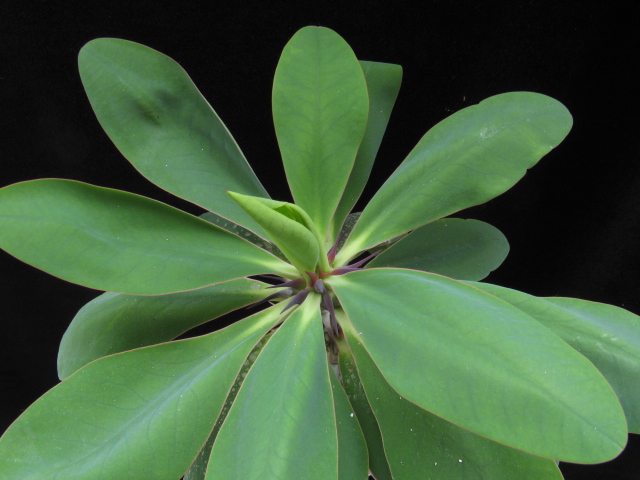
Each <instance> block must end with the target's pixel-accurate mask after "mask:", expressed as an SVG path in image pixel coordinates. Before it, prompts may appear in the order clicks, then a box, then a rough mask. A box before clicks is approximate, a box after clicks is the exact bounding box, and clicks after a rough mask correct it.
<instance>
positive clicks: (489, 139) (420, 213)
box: [339, 92, 572, 264]
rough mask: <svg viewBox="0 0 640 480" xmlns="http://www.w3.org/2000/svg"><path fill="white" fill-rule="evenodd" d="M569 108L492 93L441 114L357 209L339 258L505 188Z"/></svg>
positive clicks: (561, 130) (565, 120)
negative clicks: (445, 115)
mask: <svg viewBox="0 0 640 480" xmlns="http://www.w3.org/2000/svg"><path fill="white" fill-rule="evenodd" d="M571 123H572V119H571V115H570V114H569V112H568V111H567V109H566V108H565V107H564V106H563V105H562V104H561V103H559V102H557V101H556V100H554V99H552V98H549V97H547V96H544V95H540V94H537V93H529V92H514V93H505V94H502V95H496V96H494V97H490V98H488V99H487V100H484V101H483V102H481V103H480V104H478V105H474V106H471V107H468V108H465V109H463V110H460V111H459V112H456V113H454V114H453V115H451V116H450V117H449V118H447V119H445V120H443V121H442V122H440V123H439V124H437V125H436V126H435V127H433V128H432V129H431V130H429V131H428V132H427V133H426V134H425V136H424V137H422V139H421V140H420V142H418V144H417V145H416V147H415V148H414V149H413V150H412V151H411V153H410V154H409V156H408V157H407V158H406V159H405V161H404V162H403V163H402V165H400V167H398V169H397V170H396V171H395V172H394V173H393V175H391V177H390V178H389V179H388V180H387V181H386V183H385V184H384V185H383V186H382V187H381V188H380V190H379V191H378V193H376V195H375V196H374V197H373V199H372V200H371V202H369V204H368V205H367V207H366V208H365V209H364V211H363V212H362V216H361V217H360V220H359V221H358V224H357V225H356V227H355V228H354V229H353V232H352V233H351V236H350V237H349V240H348V241H347V243H346V245H345V247H344V248H343V250H342V251H341V252H340V254H339V260H340V264H344V263H346V261H347V260H348V259H349V258H351V257H353V256H355V255H356V254H357V253H358V252H359V251H362V250H366V249H368V248H370V247H373V246H374V245H377V244H378V243H381V242H383V241H385V240H388V239H390V238H392V237H395V236H396V235H399V234H401V233H404V232H408V231H409V230H414V229H416V228H417V227H419V226H421V225H425V224H427V223H429V222H431V221H433V220H436V219H438V218H441V217H444V216H446V215H450V214H452V213H454V212H457V211H458V210H462V209H463V208H467V207H471V206H473V205H478V204H480V203H484V202H486V201H488V200H491V199H492V198H494V197H496V196H498V195H500V194H501V193H504V192H505V191H506V190H508V189H509V188H511V187H512V186H513V185H514V184H515V183H516V182H517V181H518V180H520V178H522V176H523V175H524V174H525V172H526V170H527V169H528V168H531V167H532V166H534V165H535V164H536V163H537V162H538V160H540V158H542V157H543V156H544V155H546V154H547V153H548V152H549V151H551V150H552V149H553V148H554V147H555V146H556V145H558V144H559V143H560V142H561V141H562V139H563V138H564V137H565V136H566V135H567V133H569V130H570V128H571Z"/></svg>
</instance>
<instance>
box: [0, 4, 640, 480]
mask: <svg viewBox="0 0 640 480" xmlns="http://www.w3.org/2000/svg"><path fill="white" fill-rule="evenodd" d="M603 3H604V2H603ZM630 4H633V3H630ZM16 5H17V4H16V3H15V2H14V4H13V6H11V7H8V6H6V5H5V6H4V7H2V9H3V12H2V13H0V16H1V17H2V18H1V19H0V38H1V39H2V43H1V45H2V46H1V47H0V62H1V63H0V102H1V103H0V107H1V109H2V110H1V111H0V112H1V114H0V148H1V150H0V152H2V153H1V155H2V161H1V163H0V186H5V185H9V184H11V183H14V182H18V181H22V180H28V179H33V178H40V177H60V178H72V179H76V180H82V181H86V182H89V183H93V184H97V185H101V186H107V187H113V188H119V189H122V190H128V191H131V192H135V193H139V194H142V195H147V196H150V197H153V198H155V199H158V200H161V201H164V202H166V203H169V204H172V205H174V206H176V207H179V208H182V209H184V210H187V211H189V212H191V213H199V212H200V211H199V210H198V208H196V207H193V206H192V205H189V204H187V203H186V202H183V201H181V200H178V199H176V198H175V197H172V196H170V195H168V194H166V193H164V192H163V191H161V190H160V189H158V188H156V187H154V186H153V185H151V184H150V183H149V182H147V181H146V180H145V179H143V178H142V177H141V176H139V175H138V174H137V173H136V172H135V171H134V169H133V168H132V167H131V166H130V165H129V164H128V162H127V161H126V160H125V159H124V158H122V157H121V156H120V154H119V153H118V151H117V150H116V149H115V147H114V146H113V145H112V144H111V143H110V141H109V139H108V138H107V137H106V135H105V134H104V133H103V132H102V130H101V128H100V126H99V124H98V122H97V120H96V119H95V117H94V115H93V113H92V111H91V108H90V106H89V103H88V101H87V99H86V97H85V95H84V92H83V89H82V85H81V83H80V80H79V76H78V73H77V66H76V56H77V52H78V50H79V49H80V48H81V47H82V45H83V44H84V43H86V42H87V41H89V40H91V39H93V38H96V37H100V36H112V37H120V38H125V39H128V40H133V41H136V42H140V43H143V44H145V45H148V46H150V47H152V48H155V49H157V50H159V51H161V52H163V53H165V54H167V55H169V56H170V57H172V58H174V59H175V60H177V61H178V62H179V63H180V64H181V65H182V66H183V67H184V68H185V69H186V70H187V72H189V73H190V75H191V77H192V78H193V80H194V82H195V83H196V85H198V87H199V88H200V90H201V91H202V93H203V94H204V96H205V97H206V98H207V99H208V100H209V102H210V103H211V104H212V106H213V107H214V108H215V109H216V111H217V112H218V114H219V115H220V117H221V118H222V119H223V121H225V123H226V124H227V126H228V127H229V129H230V131H231V132H232V133H233V135H234V136H235V138H236V140H237V141H238V143H239V145H240V146H241V148H242V149H243V151H244V153H245V155H246V156H247V158H248V159H249V161H250V163H251V164H252V165H253V167H254V170H255V171H256V173H257V175H258V177H259V178H260V179H261V180H262V182H263V183H264V184H265V186H266V187H267V189H268V190H269V192H270V193H271V195H272V196H273V197H274V198H278V199H284V200H287V199H289V198H290V197H289V193H288V190H287V186H286V183H285V181H284V173H283V169H282V166H281V164H280V161H279V154H278V148H277V143H276V140H275V135H274V133H273V126H272V122H271V112H270V91H271V79H272V76H273V72H274V70H275V66H276V63H277V61H278V57H279V54H280V52H281V50H282V48H283V47H284V45H285V43H286V42H287V41H288V39H289V38H290V37H291V36H292V35H293V34H294V33H295V31H296V30H298V29H299V28H301V27H303V26H305V25H309V24H313V25H323V26H327V27H330V28H332V29H334V30H336V31H337V32H338V33H340V34H341V35H342V36H343V37H344V38H345V39H346V40H347V42H348V43H349V44H350V45H351V46H352V48H353V49H354V51H355V52H356V55H357V56H358V57H359V58H361V59H364V60H377V61H384V62H390V63H398V64H401V65H402V66H403V67H404V72H405V74H404V80H403V87H402V90H401V93H400V97H399V99H398V102H397V105H396V108H395V110H394V113H393V116H392V118H391V122H390V126H389V128H388V130H387V135H386V137H385V141H384V142H383V144H382V147H381V150H380V154H379V156H378V161H377V163H376V166H375V169H374V172H373V179H372V181H371V182H370V188H369V189H367V190H366V191H365V198H370V197H371V195H372V194H373V193H374V192H375V191H376V189H377V188H378V187H379V186H380V185H381V184H382V182H383V181H384V179H386V178H387V177H388V175H389V174H390V173H391V172H392V171H393V170H394V169H395V168H396V167H397V166H398V164H399V163H400V162H401V161H402V160H403V158H404V157H405V156H406V154H407V153H408V152H409V151H410V149H411V148H412V147H413V146H414V145H415V143H416V142H417V141H418V140H419V139H420V137H421V136H422V135H423V134H424V133H425V132H426V131H427V130H428V129H429V128H430V127H431V126H433V125H434V124H435V123H437V122H438V121H440V120H442V119H443V118H445V117H446V116H448V115H449V114H451V113H452V112H455V111H457V110H459V109H461V108H464V107H465V106H467V105H470V104H475V103H478V102H479V101H481V100H482V99H484V98H486V97H488V96H491V95H495V94H498V93H503V92H507V91H515V90H530V91H536V92H540V93H544V94H547V95H550V96H552V97H554V98H556V99H558V100H560V101H561V102H562V103H564V104H565V105H566V106H567V107H568V109H569V110H570V111H571V113H572V114H573V117H574V128H573V130H572V132H571V133H570V134H569V136H568V138H567V139H566V140H565V141H564V142H563V143H562V144H561V145H560V146H559V147H558V148H557V149H556V150H554V151H553V152H551V153H550V154H549V155H548V156H547V157H545V158H544V159H543V160H542V161H541V162H540V164H539V165H537V166H536V167H535V168H533V169H532V170H531V171H530V172H529V173H528V174H527V175H526V177H525V178H524V179H523V180H522V181H520V183H518V184H517V185H516V186H515V187H514V188H513V189H512V190H510V191H509V192H507V193H505V194H504V195H502V196H501V197H499V198H497V199H495V200H493V201H491V202H490V203H488V204H487V205H483V206H479V207H475V208H472V209H470V210H468V211H465V212H462V213H460V214H458V215H457V216H458V217H462V218H478V219H481V220H485V221H487V222H489V223H491V224H493V225H495V226H496V227H498V228H499V229H500V230H502V232H504V233H505V235H506V236H507V238H508V239H509V241H510V243H511V253H510V255H509V257H508V259H507V260H506V262H505V263H504V264H503V266H502V267H501V268H500V269H499V270H497V271H496V272H494V273H493V274H492V275H491V276H490V277H489V278H488V281H491V282H492V283H497V284H500V285H504V286H507V287H510V288H515V289H519V290H523V291H526V292H528V293H531V294H534V295H547V296H550V295H558V296H575V297H579V298H585V299H590V300H595V301H601V302H606V303H610V304H613V305H617V306H622V307H624V308H627V309H629V310H631V311H633V312H635V313H640V295H639V294H638V293H639V288H640V279H639V278H638V273H640V249H639V248H638V247H639V245H640V220H639V215H638V214H639V213H640V205H638V202H639V200H640V167H639V166H638V159H639V153H640V138H639V128H638V127H639V126H640V125H639V123H640V122H639V121H638V118H637V112H638V106H639V105H638V103H639V102H638V90H637V77H636V76H635V75H634V74H632V72H634V71H635V68H636V66H637V63H638V47H639V46H640V45H639V43H640V42H638V36H639V34H638V27H637V24H636V23H635V19H636V18H638V13H640V12H639V11H637V10H638V8H637V7H633V8H632V7H628V8H627V9H620V8H619V7H616V6H615V5H614V4H612V3H608V4H607V5H606V6H605V5H603V4H600V3H598V4H597V5H598V6H597V7H595V6H591V5H596V4H595V2H594V3H593V4H590V3H589V2H558V4H554V3H552V2H548V3H540V2H534V1H529V2H517V1H514V2H493V3H492V2H477V3H465V2H457V3H454V4H450V2H442V1H425V2H421V3H420V4H416V5H414V4H413V3H411V5H412V7H411V8H408V7H403V6H402V5H399V4H393V3H392V2H379V3H376V2H368V3H366V4H357V3H353V2H350V3H344V4H339V3H336V4H325V5H324V6H323V7H322V8H320V7H315V6H312V4H305V3H304V2H261V3H255V4H252V3H248V4H247V3H243V2H228V4H225V3H221V2H206V3H199V2H195V3H194V2H192V3H189V4H187V3H184V4H183V5H181V6H180V7H179V8H178V7H175V8H170V7H163V8H160V7H156V6H155V5H156V4H155V3H147V2H138V3H137V4H136V5H132V6H131V7H128V8H116V7H114V6H113V5H111V6H104V5H99V4H94V5H90V4H89V3H86V4H83V6H81V7H77V8H73V7H72V6H70V4H63V3H62V2H29V4H27V2H22V5H21V6H16ZM62 5H64V7H63V6H62ZM162 5H164V4H162ZM6 9H8V11H7V10H6ZM362 205H364V202H362V201H361V204H360V207H362ZM97 294H98V292H95V291H91V290H89V289H86V288H83V287H79V286H76V285H72V284H69V283H66V282H64V281H61V280H58V279H56V278H53V277H51V276H49V275H47V274H45V273H42V272H40V271H38V270H36V269H34V268H31V267H28V266H26V265H24V264H22V263H20V262H19V261H17V260H15V259H14V258H13V257H10V256H9V255H7V254H4V253H0V305H2V310H1V311H0V312H1V313H0V315H1V317H0V322H1V323H0V325H1V326H2V332H1V335H0V385H1V386H0V432H2V431H4V429H6V427H8V425H9V424H10V422H11V421H12V420H13V419H15V418H16V417H17V416H18V415H19V414H20V413H21V412H22V411H23V410H24V409H25V408H27V407H28V405H29V404H30V403H32V402H33V401H34V400H35V399H36V398H38V397H39V396H40V395H41V394H42V393H44V392H45V391H46V390H47V389H49V388H50V387H52V386H54V385H55V384H56V383H57V375H56V370H55V365H56V355H57V345H58V342H59V341H60V338H61V337H62V334H63V333H64V330H65V328H66V326H67V325H68V323H69V321H70V320H71V318H73V316H74V314H75V312H76V311H77V310H78V309H79V308H80V307H81V306H82V305H84V303H86V302H87V301H88V300H90V299H92V298H93V297H95V296H97ZM523 413H525V414H526V412H523ZM563 472H564V473H565V476H566V478H567V479H568V480H569V479H592V478H593V479H596V478H597V479H607V480H616V479H631V478H634V479H635V478H639V477H640V442H639V441H638V438H637V437H632V438H631V443H630V445H629V447H628V448H627V450H626V451H625V453H624V454H623V455H622V456H621V457H619V458H618V459H617V460H615V461H613V462H610V463H607V464H603V465H598V466H590V467H585V466H573V465H568V466H564V465H563Z"/></svg>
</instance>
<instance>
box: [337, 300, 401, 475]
mask: <svg viewBox="0 0 640 480" xmlns="http://www.w3.org/2000/svg"><path fill="white" fill-rule="evenodd" d="M336 315H337V317H338V321H339V322H340V324H341V325H342V324H344V323H345V322H346V320H344V312H343V311H342V309H340V308H338V309H336ZM338 345H339V347H340V358H339V360H340V371H341V372H342V382H343V384H344V389H345V392H346V393H347V397H348V399H349V402H350V403H351V405H352V407H353V409H354V411H355V413H356V417H357V418H358V423H359V424H360V427H361V428H362V431H363V433H364V437H365V440H366V442H367V451H368V453H369V470H370V471H371V473H372V474H373V476H374V477H375V478H376V480H393V479H392V477H391V470H390V469H389V464H388V463H387V457H386V454H385V452H384V447H383V445H382V435H381V434H380V427H379V426H378V421H377V420H376V417H375V415H374V414H373V410H371V405H370V404H369V400H368V399H367V395H366V393H365V391H364V387H363V386H362V383H361V382H360V376H359V375H358V369H357V367H356V362H355V360H354V359H353V355H352V354H351V350H349V347H348V345H347V342H346V340H345V339H344V337H342V338H339V339H338Z"/></svg>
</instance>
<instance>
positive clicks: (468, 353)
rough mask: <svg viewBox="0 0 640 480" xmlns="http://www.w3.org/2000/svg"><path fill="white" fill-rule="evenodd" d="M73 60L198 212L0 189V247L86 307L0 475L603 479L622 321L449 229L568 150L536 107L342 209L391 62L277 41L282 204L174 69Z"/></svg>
mask: <svg viewBox="0 0 640 480" xmlns="http://www.w3.org/2000/svg"><path fill="white" fill-rule="evenodd" d="M79 64H80V74H81V77H82V82H83V84H84V87H85V89H86V92H87V94H88V97H89V100H90V102H91V106H92V107H93V109H94V111H95V113H96V115H97V118H98V120H99V121H100V123H101V125H102V126H103V127H104V130H105V131H106V133H107V134H108V135H109V137H110V138H111V139H112V140H113V142H114V143H115V145H116V146H117V148H118V149H119V150H120V152H121V153H122V154H123V155H124V156H125V157H126V158H127V159H128V160H129V161H130V162H131V163H132V164H133V166H134V167H135V168H136V169H137V170H138V171H139V172H140V173H141V174H142V175H144V176H145V177H146V178H147V179H149V180H150V181H151V182H153V183H155V184H156V185H158V186H159V187H161V188H163V189H165V190H167V191H168V192H171V193H173V194H175V195H176V196H178V197H181V198H183V199H185V200H188V201H190V202H193V203H194V204H196V205H198V206H200V207H202V208H203V209H205V210H206V213H204V214H203V215H201V216H200V217H196V216H192V215H189V214H187V213H184V212H181V211H179V210H177V209H175V208H173V207H171V206H168V205H165V204H163V203H160V202H157V201H155V200H152V199H149V198H145V197H141V196H138V195H134V194H131V193H126V192H122V191H118V190H112V189H107V188H101V187H98V186H93V185H87V184H84V183H80V182H76V181H72V180H58V179H41V180H34V181H26V182H22V183H18V184H14V185H10V186H7V187H4V188H2V189H0V247H2V248H3V249H4V250H6V251H7V252H8V253H10V254H11V255H14V256H15V257H17V258H19V259H20V260H23V261H25V262H27V263H29V264H31V265H33V266H35V267H37V268H40V269H42V270H44V271H46V272H49V273H51V274H53V275H56V276H58V277H60V278H62V279H65V280H68V281H70V282H74V283H77V284H80V285H85V286H87V287H90V288H94V289H98V290H104V291H106V293H104V294H102V295H100V296H99V297H97V298H96V299H95V300H93V301H91V302H90V303H88V304H87V305H86V306H85V307H83V308H82V309H81V310H80V311H79V312H78V314H77V315H76V317H75V318H74V319H73V321H72V323H71V325H70V327H69V329H68V331H67V332H66V333H65V336H64V338H63V340H62V343H61V346H60V353H59V359H58V371H59V375H60V378H61V379H62V380H63V381H62V383H60V384H59V385H58V386H56V387H55V388H53V389H52V390H51V391H49V392H47V393H46V394H45V395H44V396H42V397H41V398H40V399H39V400H37V401H36V402H35V403H34V404H33V405H32V406H31V407H30V408H29V409H28V410H27V411H26V412H24V414H23V415H22V416H21V417H20V418H19V419H18V420H16V422H15V423H14V424H13V425H12V426H11V427H10V428H9V429H8V430H7V432H6V433H5V435H4V436H3V437H2V439H0V477H2V478H8V479H9V478H10V479H13V478H16V479H18V478H19V479H30V478H33V479H36V478H38V479H43V478H52V479H54V478H56V479H58V478H78V479H84V478H86V479H98V478H135V479H138V478H145V479H147V478H148V479H165V478H166V479H179V478H181V476H183V475H185V477H184V478H185V479H186V480H195V479H206V480H218V479H220V480H222V479H225V480H228V479H257V478H260V479H279V480H287V479H291V480H294V479H296V480H298V479H322V480H332V479H333V480H338V479H340V480H354V479H355V480H358V479H360V480H365V479H366V478H368V474H369V472H371V473H372V474H373V475H374V476H375V478H376V479H377V480H391V479H392V478H393V479H396V480H414V479H417V478H439V479H468V478H491V479H495V480H501V479H504V480H513V479H519V478H535V479H537V480H557V479H561V478H562V475H561V474H560V471H559V469H558V466H557V462H556V461H555V460H558V461H567V462H580V463H597V462H603V461H607V460H609V459H612V458H614V457H615V456H617V455H618V454H619V453H620V451H622V449H623V448H624V446H625V443H626V441H627V432H628V431H630V432H634V433H638V432H640V402H639V400H640V387H638V385H640V382H638V372H639V370H640V361H639V360H640V324H639V322H638V317H636V316H635V315H633V314H632V313H629V312H627V311H625V310H622V309H620V308H617V307H613V306H610V305H603V304H597V303H591V302H586V301H583V300H577V299H569V298H537V297H533V296H530V295H527V294H525V293H521V292H518V291H515V290H511V289H507V288H504V287H499V286H496V285H491V284H487V283H481V282H480V280H482V279H483V278H485V277H486V275H488V273H489V272H491V271H492V270H494V269H495V268H497V267H498V266H499V265H500V264H501V263H502V261H503V260H504V258H505V257H506V255H507V252H508V249H509V246H508V243H507V241H506V239H505V238H504V236H503V235H502V234H501V233H500V232H499V231H498V230H497V229H496V228H494V227H492V226H490V225H488V224H486V223H484V222H480V221H477V220H463V219H459V218H445V217H448V216H449V215H451V214H454V213H455V212H458V211H460V210H462V209H464V208H467V207H470V206H473V205H477V204H480V203H483V202H486V201H488V200H490V199H492V198H494V197H496V196H497V195H500V194H501V193H503V192H505V191H506V190H507V189H509V188H510V187H512V186H513V185H514V184H515V183H516V182H517V181H518V180H519V179H520V178H521V177H522V176H523V175H524V174H525V172H526V170H527V169H528V168H530V167H532V166H533V165H535V164H536V163H537V162H538V160H540V158H542V157H543V156H544V155H545V154H547V153H548V152H549V151H550V150H552V149H553V148H554V147H555V146H556V145H558V144H559V143H560V142H561V141H562V139H563V138H564V137H565V136H566V135H567V134H568V132H569V130H570V128H571V124H572V119H571V116H570V114H569V112H568V111H567V109H566V108H565V107H564V106H563V105H562V104H560V103H559V102H557V101H556V100H554V99H552V98H549V97H547V96H545V95H541V94H537V93H530V92H514V93H506V94H502V95H496V96H494V97H491V98H489V99H487V100H485V101H483V102H481V103H480V104H478V105H474V106H470V107H468V108H465V109H463V110H461V111H458V112H456V113H455V114H453V115H451V116H450V117H448V118H446V119H445V120H443V121H442V122H440V123H439V124H437V125H436V126H435V127H433V128H432V129H431V130H429V131H428V132H427V133H426V134H425V135H424V137H423V138H422V139H421V140H420V141H419V143H418V144H417V145H416V147H415V148H414V149H413V150H412V151H411V152H410V153H409V155H408V156H407V157H406V159H405V160H404V162H402V164H401V165H400V166H399V167H398V169H397V170H396V171H395V172H394V173H393V175H391V177H390V178H389V179H388V180H387V181H386V183H384V185H383V186H382V187H381V188H380V190H379V191H378V192H377V193H376V194H375V195H374V196H373V198H372V199H371V200H370V201H369V203H368V204H367V206H366V207H365V208H364V209H363V211H362V212H361V213H359V212H358V213H351V210H352V209H353V208H354V205H355V204H356V201H357V200H358V198H359V197H360V195H361V193H362V191H363V189H364V186H365V183H366V181H367V179H368V177H369V174H370V171H371V168H372V165H373V161H374V158H375V157H376V154H377V151H378V147H379V145H380V143H381V140H382V136H383V133H384V131H385V129H386V125H387V122H388V120H389V117H390V114H391V110H392V108H393V104H394V102H395V99H396V96H397V94H398V91H399V88H400V82H401V76H402V70H401V68H400V67H399V66H397V65H391V64H385V63H377V62H365V61H359V60H358V59H357V57H356V55H355V54H354V52H353V51H352V50H351V48H350V47H349V46H348V45H347V43H346V42H345V41H344V40H343V39H342V38H341V37H340V36H339V35H337V34H336V33H335V32H333V31H331V30H329V29H326V28H319V27H306V28H303V29H302V30H300V31H298V32H297V33H296V34H295V35H294V36H293V38H292V39H291V40H290V42H289V43H288V44H287V45H286V47H285V49H284V51H283V53H282V56H281V58H280V61H279V63H278V66H277V69H276V73H275V79H274V84H273V118H274V124H275V131H276V135H277V139H278V144H279V147H280V151H281V153H282V161H283V162H284V168H285V172H286V175H287V180H288V183H289V186H290V189H291V193H292V196H293V199H294V202H295V203H288V202H284V201H279V200H274V199H271V198H270V197H269V194H268V193H267V191H266V190H265V188H264V187H263V186H262V184H261V183H260V181H259V180H258V179H257V177H256V176H255V174H254V172H253V171H252V169H251V167H250V166H249V163H248V162H247V160H246V159H245V157H244V155H243V154H242V152H241V151H240V148H239V147H238V145H237V144H236V142H235V141H234V139H233V138H232V136H231V134H230V133H229V131H228V130H227V129H226V127H225V126H224V124H223V123H222V122H221V120H220V119H219V118H218V116H217V115H216V113H215V112H214V110H213V109H212V108H211V107H210V106H209V104H208V103H207V102H206V100H205V99H204V98H203V97H202V95H201V94H200V92H199V91H198V90H197V88H196V87H195V85H194V84H193V83H192V82H191V80H190V78H189V77H188V76H187V74H186V73H185V72H184V71H183V70H182V68H181V67H180V66H179V65H178V64H177V63H175V62H174V61H173V60H171V59H169V58H168V57H166V56H164V55H162V54H160V53H158V52H156V51H154V50H152V49H150V48H147V47H145V46H142V45H139V44H136V43H132V42H129V41H125V40H119V39H112V38H102V39H97V40H94V41H92V42H89V43H88V44H87V45H85V46H84V48H83V49H82V50H81V52H80V57H79ZM258 305H261V307H260V308H255V309H253V310H248V315H249V316H248V317H247V318H245V319H243V320H240V321H238V322H236V323H233V324H232V325H230V326H228V327H226V328H223V329H221V330H218V331H215V332H213V333H210V334H207V335H202V336H198V337H194V338H185V339H181V340H175V339H176V338H177V337H179V336H181V335H182V334H184V333H185V332H187V331H189V330H190V329H191V328H193V327H195V326H198V325H200V324H202V323H204V322H207V321H209V320H212V319H215V318H218V317H220V316H222V315H224V314H226V313H228V312H231V311H233V310H237V309H239V308H241V307H244V306H254V307H257V306H258Z"/></svg>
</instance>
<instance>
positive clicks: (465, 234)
mask: <svg viewBox="0 0 640 480" xmlns="http://www.w3.org/2000/svg"><path fill="white" fill-rule="evenodd" d="M508 253H509V242H507V239H506V237H505V236H504V235H503V234H502V232H500V230H498V229H497V228H495V227H493V226H491V225H489V224H488V223H485V222H481V221H479V220H471V219H470V220H463V219H460V218H443V219H442V220H436V221H434V222H431V223H429V224H427V225H424V226H423V227H420V228H418V229H417V230H415V231H413V232H411V233H410V234H409V235H407V236H406V237H404V238H403V239H402V240H400V241H398V242H396V243H395V244H394V245H392V246H391V247H390V248H388V249H386V250H385V251H384V252H382V253H381V254H380V255H378V256H377V257H376V258H374V259H373V260H372V261H371V262H369V264H368V267H370V268H371V267H396V268H410V269H413V270H423V271H425V272H431V273H438V274H440V275H444V276H446V277H452V278H457V279H465V280H467V279H468V280H482V279H483V278H485V277H486V276H487V275H489V273H491V272H492V271H493V270H495V269H496V268H498V267H499V266H500V264H502V262H503V261H504V259H505V258H506V257H507V254H508Z"/></svg>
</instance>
